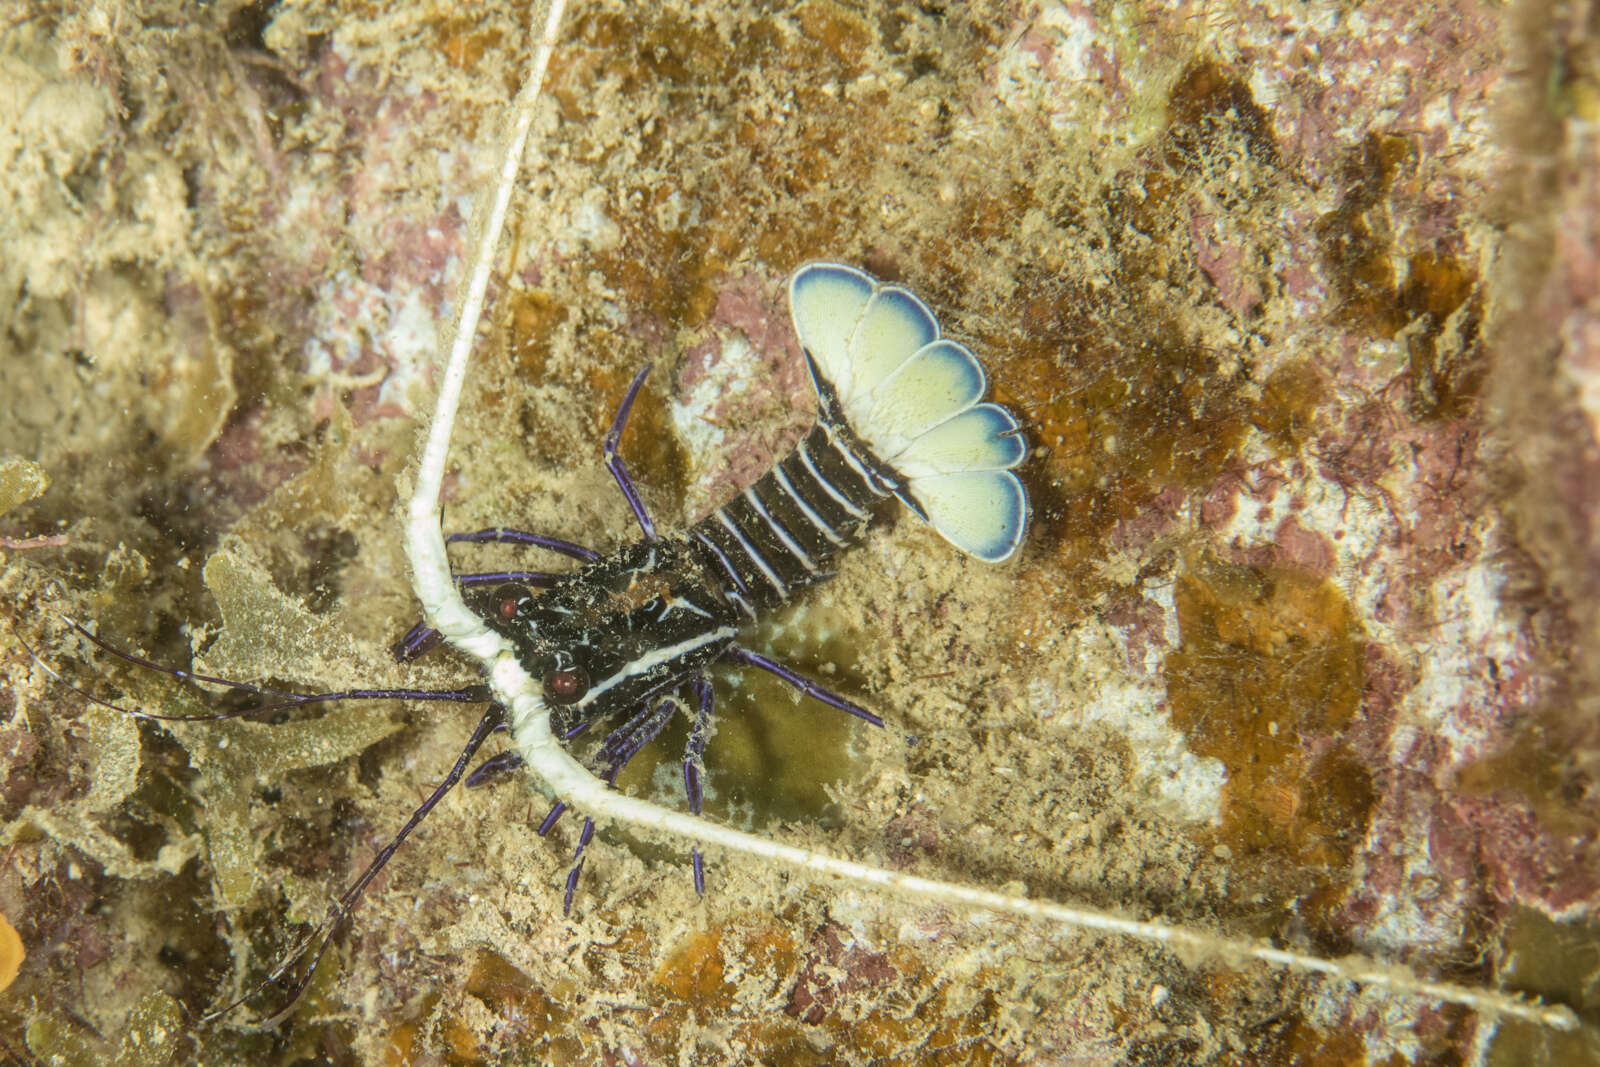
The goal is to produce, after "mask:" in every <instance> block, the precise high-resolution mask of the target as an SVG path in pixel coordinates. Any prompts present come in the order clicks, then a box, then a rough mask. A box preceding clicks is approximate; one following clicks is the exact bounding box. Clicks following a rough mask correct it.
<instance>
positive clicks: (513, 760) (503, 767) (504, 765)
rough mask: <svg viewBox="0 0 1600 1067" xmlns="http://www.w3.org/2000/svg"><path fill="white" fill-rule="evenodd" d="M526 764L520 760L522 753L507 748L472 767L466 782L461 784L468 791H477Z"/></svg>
mask: <svg viewBox="0 0 1600 1067" xmlns="http://www.w3.org/2000/svg"><path fill="white" fill-rule="evenodd" d="M526 762H527V761H526V760H524V759H523V758H522V753H520V752H518V751H517V750H516V749H514V748H508V749H506V750H505V751H504V752H496V753H495V754H494V755H492V756H490V757H489V758H488V759H486V760H484V761H483V762H482V763H480V764H478V765H477V766H476V767H474V768H473V769H472V773H471V774H469V775H467V780H466V782H464V783H463V784H464V785H465V786H466V787H467V788H468V789H477V788H479V787H480V786H485V785H490V784H492V783H494V782H499V781H502V780H504V779H505V778H506V777H508V776H509V775H511V774H514V773H516V772H517V771H519V770H521V769H522V765H523V764H524V763H526Z"/></svg>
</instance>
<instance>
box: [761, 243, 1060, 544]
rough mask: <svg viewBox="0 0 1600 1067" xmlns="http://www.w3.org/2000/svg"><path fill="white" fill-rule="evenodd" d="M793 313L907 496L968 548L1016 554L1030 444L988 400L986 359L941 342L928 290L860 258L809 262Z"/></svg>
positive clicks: (829, 379)
mask: <svg viewBox="0 0 1600 1067" xmlns="http://www.w3.org/2000/svg"><path fill="white" fill-rule="evenodd" d="M789 310H790V314H791V315H792V316H793V318H794V327H795V333H796V334H797V335H798V336H799V338H800V344H801V346H802V347H803V348H804V349H805V351H806V353H807V355H808V356H809V357H810V358H809V360H808V365H809V366H810V367H811V372H812V376H813V378H814V379H815V382H814V384H815V385H816V386H817V392H818V394H819V395H820V396H822V397H823V398H824V399H826V398H828V397H829V396H830V394H831V396H832V397H833V399H834V400H835V401H836V402H837V406H836V408H835V409H834V410H836V411H837V416H836V417H838V418H842V419H843V420H844V421H845V422H847V423H848V424H849V428H850V429H851V430H852V431H853V432H854V434H855V435H856V436H857V437H858V438H860V439H861V441H863V442H864V443H865V444H866V445H867V446H868V447H869V448H871V450H872V452H873V456H874V458H875V459H877V460H879V461H880V462H881V463H883V464H884V465H885V466H887V467H890V468H892V469H893V471H894V472H895V473H896V474H897V475H899V477H900V480H901V484H900V486H899V488H898V490H897V492H898V495H899V496H900V498H901V499H902V500H904V501H905V502H906V503H907V504H909V505H910V506H911V507H912V508H914V509H915V510H916V511H917V513H918V514H919V515H921V516H922V517H923V518H925V519H927V520H928V522H929V523H931V524H932V525H933V527H934V529H936V530H938V531H939V533H940V534H941V535H943V536H944V538H945V539H946V540H948V541H949V542H950V543H951V544H953V545H955V546H956V547H957V548H959V549H961V550H962V551H963V552H966V553H968V554H970V555H973V556H976V557H977V558H979V559H982V560H985V561H987V562H991V563H998V562H1000V561H1001V560H1005V559H1009V558H1010V557H1011V556H1012V555H1013V554H1014V553H1015V552H1016V550H1017V548H1018V546H1019V545H1021V543H1022V537H1023V534H1024V532H1025V531H1026V529H1027V525H1028V514H1029V513H1028V497H1027V493H1026V491H1025V490H1024V489H1023V487H1022V483H1021V482H1020V481H1018V480H1017V477H1016V475H1014V474H1011V473H1010V470H1011V469H1012V468H1014V467H1016V466H1018V465H1019V464H1020V463H1022V461H1023V460H1024V459H1026V458H1027V452H1028V449H1027V444H1026V443H1025V442H1024V441H1023V439H1022V436H1021V426H1020V425H1019V424H1018V422H1017V420H1016V418H1015V417H1014V416H1012V414H1011V413H1010V412H1009V411H1007V410H1006V409H1005V408H1003V407H1001V406H1000V405H998V404H985V403H980V402H979V401H981V400H982V399H983V394H984V391H985V390H986V389H987V387H988V378H987V376H986V375H985V374H984V370H983V366H982V364H980V363H979V362H978V360H977V358H976V357H975V356H973V354H972V353H971V352H970V351H968V350H967V349H966V348H965V347H963V346H962V345H959V344H957V343H956V342H954V341H950V340H942V339H940V337H939V323H938V320H937V319H935V318H934V316H933V313H932V312H931V311H929V310H928V307H927V305H926V304H924V303H923V302H922V301H921V300H919V299H917V297H916V296H914V295H912V294H911V293H910V292H908V291H907V290H905V289H902V288H900V287H898V286H893V285H883V284H881V283H879V282H878V281H876V280H875V279H874V278H872V276H871V275H868V274H866V273H864V272H862V271H859V270H856V269H855V268H854V267H846V266H842V265H840V264H837V263H811V264H807V265H806V266H804V267H801V268H800V269H799V270H798V271H796V272H795V275H794V277H793V278H792V279H791V280H790V282H789ZM824 407H825V413H824V418H827V417H828V415H827V413H826V408H827V407H828V405H826V404H825V405H824Z"/></svg>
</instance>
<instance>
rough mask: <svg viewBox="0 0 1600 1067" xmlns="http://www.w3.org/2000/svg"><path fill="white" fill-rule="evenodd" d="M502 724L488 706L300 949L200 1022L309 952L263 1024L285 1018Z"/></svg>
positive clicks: (496, 709)
mask: <svg viewBox="0 0 1600 1067" xmlns="http://www.w3.org/2000/svg"><path fill="white" fill-rule="evenodd" d="M504 725H505V712H504V711H502V710H501V708H500V705H498V704H491V705H489V708H488V710H486V711H485V712H484V713H483V718H482V719H480V720H479V721H478V726H477V728H476V729H475V730H473V731H472V736H471V737H469V738H468V739H467V743H466V746H465V747H463V748H462V750H461V755H459V756H458V757H456V762H455V766H453V767H451V768H450V773H449V774H447V775H445V779H444V781H442V782H440V783H439V786H438V788H436V789H435V790H434V791H433V792H432V793H430V794H429V795H428V799H426V800H424V801H423V802H422V803H421V804H420V805H418V807H417V809H416V810H415V811H413V812H412V813H411V818H409V819H407V820H406V824H405V825H404V826H402V827H401V828H400V832H399V833H397V834H395V835H394V839H393V840H391V841H390V842H389V843H388V844H387V845H385V846H384V847H383V849H382V850H381V851H379V853H378V854H377V855H376V856H374V857H373V859H372V862H371V863H369V864H367V867H366V869H365V870H364V871H362V872H361V877H359V878H357V879H356V880H355V882H353V883H352V884H351V885H350V888H348V889H346V890H345V891H344V893H343V894H342V895H341V896H340V897H339V899H338V900H337V901H335V902H334V904H333V906H332V907H331V908H330V909H329V910H328V917H327V918H326V919H324V920H323V921H322V925H321V926H319V927H317V929H316V930H314V931H312V933H311V936H310V937H308V938H307V939H306V940H305V941H303V942H302V943H301V945H300V948H299V949H297V950H296V951H295V952H293V953H291V954H290V955H289V957H288V958H287V959H285V960H284V961H283V962H282V963H281V964H279V965H278V966H277V967H275V968H274V969H273V971H272V973H271V974H269V975H268V976H267V978H266V980H265V981H263V982H262V983H261V984H260V985H258V986H256V987H255V988H254V989H252V990H251V991H250V992H248V993H246V994H245V995H244V996H242V997H240V998H239V999H238V1000H235V1001H234V1002H233V1003H231V1004H229V1005H227V1006H226V1007H224V1008H220V1009H218V1010H216V1011H213V1012H209V1013H208V1014H206V1015H204V1016H202V1021H206V1022H209V1021H210V1020H212V1019H216V1018H219V1017H221V1016H223V1015H226V1014H227V1013H228V1012H230V1011H232V1010H233V1009H234V1008H237V1007H238V1006H239V1005H241V1004H243V1003H244V1002H245V1001H247V1000H249V999H250V998H251V997H253V996H255V995H256V994H257V993H259V992H261V991H262V990H264V989H265V988H266V987H267V986H269V985H271V984H272V983H274V982H276V981H278V979H280V978H282V977H283V976H284V975H285V974H287V973H288V971H289V969H290V968H291V967H293V966H294V965H295V962H296V961H297V960H301V959H307V956H306V953H307V952H308V951H310V952H311V955H310V957H309V960H308V962H307V964H306V968H305V973H303V974H302V975H301V976H300V977H299V978H298V979H296V981H295V983H294V988H293V989H292V990H291V991H290V993H289V1002H288V1003H287V1004H285V1005H284V1006H283V1007H282V1008H280V1009H279V1010H278V1011H277V1012H276V1013H274V1014H273V1015H272V1016H271V1017H270V1018H269V1019H266V1020H263V1023H262V1025H264V1026H265V1025H271V1024H273V1023H276V1022H278V1021H280V1020H282V1019H284V1018H286V1017H287V1016H288V1014H289V1012H290V1011H291V1010H293V1008H294V1006H295V1004H296V1003H297V1002H298V1001H299V1000H300V997H301V996H302V995H304V993H305V991H306V988H307V987H308V986H310V984H311V976H312V975H314V974H315V973H316V970H317V964H318V963H320V962H321V961H322V957H323V956H324V955H325V954H326V953H327V951H328V946H329V945H331V944H333V939H334V937H335V936H336V935H337V934H338V933H339V931H340V930H341V929H343V927H344V924H345V923H347V922H349V921H350V915H351V913H352V912H353V911H354V910H355V907H356V905H357V904H359V903H360V902H361V896H362V894H363V893H365V892H366V891H367V887H368V886H369V885H371V884H372V880H373V879H374V878H376V877H377V876H378V872H379V871H381V870H383V868H384V865H385V864H387V863H388V862H389V860H390V859H391V858H392V857H393V856H394V854H395V852H396V851H397V850H398V849H399V848H400V846H401V845H402V844H404V843H405V840H406V838H408V837H410V836H411V831H413V830H415V829H416V828H417V827H418V826H419V825H421V824H422V820H423V819H426V818H427V817H428V813H429V812H431V811H433V809H434V808H435V807H437V806H438V804H439V802H440V801H441V800H443V799H444V798H445V795H446V794H447V793H449V792H450V790H451V789H453V788H455V785H456V783H457V782H459V781H461V776H462V775H463V774H465V773H466V770H467V764H468V763H470V762H472V757H473V756H474V755H476V754H477V752H478V749H479V748H481V747H482V746H483V743H484V742H485V741H486V740H488V739H489V735H490V734H492V733H494V732H495V731H496V730H499V729H501V728H502V727H503V726H504ZM313 944H314V945H315V946H316V948H315V950H312V945H313Z"/></svg>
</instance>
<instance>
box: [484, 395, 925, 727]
mask: <svg viewBox="0 0 1600 1067" xmlns="http://www.w3.org/2000/svg"><path fill="white" fill-rule="evenodd" d="M852 436H853V435H851V434H849V432H848V430H847V429H843V428H839V427H832V426H829V425H827V424H826V423H821V422H819V423H818V424H817V425H816V426H814V427H812V429H811V431H810V432H809V433H808V434H807V435H806V437H805V438H804V439H803V440H802V441H801V442H800V444H799V445H797V446H796V447H795V449H794V450H793V451H792V452H790V453H789V455H788V456H787V457H785V458H784V459H783V460H782V461H780V462H779V463H778V464H776V465H775V466H774V467H773V468H772V469H771V470H769V471H768V472H767V473H766V474H765V475H764V476H763V477H762V478H761V479H760V480H759V481H757V482H756V483H755V484H754V485H752V486H750V487H749V488H748V489H745V490H744V491H743V492H742V493H740V494H739V495H738V496H736V497H734V498H733V500H731V501H729V502H728V503H727V504H725V505H723V506H722V507H720V508H718V509H717V510H715V511H713V512H712V513H710V514H709V515H707V516H705V517H704V518H702V519H701V520H699V521H698V522H696V523H695V524H694V525H693V526H692V527H690V528H689V530H687V531H686V532H684V533H680V534H668V535H664V536H661V537H658V538H655V539H653V540H647V541H640V542H637V543H634V544H631V545H627V546H625V547H623V548H620V549H618V550H616V551H615V552H612V553H611V554H609V555H606V556H603V557H601V558H599V559H597V560H595V561H593V562H591V563H588V564H586V565H585V566H583V567H581V568H580V569H578V570H576V571H574V572H572V573H570V574H567V575H563V576H561V577H560V578H558V579H556V581H555V583H554V584H553V585H552V586H551V587H550V588H549V589H547V590H543V591H538V592H536V591H533V590H530V589H527V588H525V587H521V586H516V585H502V586H500V587H499V588H496V589H494V590H493V591H492V592H488V593H479V594H476V595H474V596H472V597H471V598H470V600H469V602H470V603H471V604H472V606H473V607H474V608H475V609H476V610H478V611H479V612H480V613H481V614H482V615H483V617H484V618H485V620H486V621H487V622H488V624H489V625H490V626H491V627H492V628H493V629H495V630H497V631H498V632H500V633H501V634H503V635H504V636H505V637H506V638H508V639H509V640H510V641H511V642H512V644H513V646H514V647H515V648H516V650H517V655H518V658H520V659H521V660H522V662H523V666H524V667H525V668H526V669H527V670H528V672H529V673H530V674H532V675H533V676H534V677H538V678H544V679H546V685H545V696H546V700H547V701H548V702H549V703H550V704H552V705H553V709H552V710H553V718H554V726H555V728H556V730H557V732H558V733H559V734H561V735H562V736H572V735H575V734H578V733H581V732H582V731H583V730H585V729H586V728H587V727H588V726H589V725H590V724H591V723H594V722H596V721H598V720H602V719H606V718H609V717H611V716H613V715H617V714H620V713H623V712H626V711H630V710H632V709H634V708H638V707H640V706H641V705H644V704H647V703H648V702H649V701H651V700H652V699H653V698H655V697H657V696H660V695H664V694H667V693H670V692H673V691H675V690H677V689H678V688H679V687H681V686H682V685H684V684H686V683H688V682H689V681H690V680H691V679H692V678H694V677H696V676H698V675H699V674H700V673H701V672H703V671H704V670H705V669H706V667H707V666H709V665H710V664H711V663H712V662H714V661H716V660H717V659H719V658H721V657H722V656H723V655H725V654H726V653H727V651H728V650H729V648H730V647H731V646H732V645H733V644H734V642H735V641H736V639H737V637H738V635H739V633H740V632H741V631H742V630H744V629H745V628H747V627H749V626H750V625H752V624H753V623H755V622H756V621H757V619H758V618H759V617H760V614H761V613H762V612H765V611H768V610H771V609H773V608H776V607H778V606H780V605H781V604H783V603H784V602H785V601H787V600H788V599H790V598H791V597H793V596H794V595H795V594H797V593H798V592H800V591H801V590H802V589H805V588H807V587H809V586H811V585H815V584H816V583H817V582H820V581H822V580H824V579H826V578H828V577H830V576H831V574H832V571H831V566H830V565H831V563H832V561H833V559H834V557H835V556H836V555H838V553H840V552H842V551H844V550H845V549H847V548H850V547H851V546H853V545H855V544H856V543H858V542H859V541H860V539H861V536H862V534H863V532H864V531H865V529H866V525H867V522H868V520H869V519H870V518H871V517H872V515H873V510H874V506H875V505H877V504H878V503H879V502H880V501H882V500H883V499H884V498H885V497H886V496H888V495H889V494H890V493H891V492H893V488H894V486H895V484H896V483H895V482H894V481H893V480H892V475H891V474H889V472H886V471H884V470H882V469H881V465H879V464H878V463H877V462H876V461H875V460H874V459H873V458H872V456H871V454H870V452H868V451H867V449H866V448H865V447H864V446H863V445H861V444H860V442H858V441H854V440H852V439H851V438H852ZM562 677H566V678H575V679H578V680H579V682H580V683H582V684H581V685H579V686H576V687H574V688H573V689H572V690H571V694H572V695H571V696H570V697H566V698H564V696H563V693H562V692H561V686H560V685H558V684H555V683H554V680H555V679H557V678H562Z"/></svg>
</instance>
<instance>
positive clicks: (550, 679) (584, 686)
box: [544, 667, 589, 705]
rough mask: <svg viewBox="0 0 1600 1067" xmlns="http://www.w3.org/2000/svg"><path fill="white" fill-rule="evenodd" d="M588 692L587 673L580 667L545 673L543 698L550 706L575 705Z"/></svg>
mask: <svg viewBox="0 0 1600 1067" xmlns="http://www.w3.org/2000/svg"><path fill="white" fill-rule="evenodd" d="M588 691H589V672H588V671H586V670H584V669H583V668H582V667H572V668H570V669H568V670H564V671H546V672H545V676H544V698H545V699H546V700H548V701H549V702H550V703H552V704H557V705H561V704H576V703H577V702H578V701H580V700H582V699H583V694H585V693H587V692H588Z"/></svg>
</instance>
